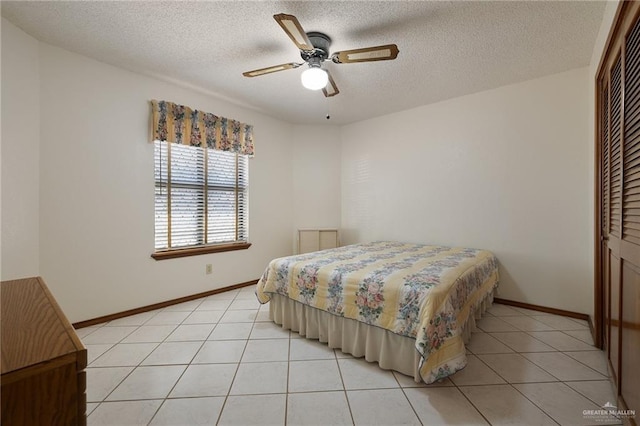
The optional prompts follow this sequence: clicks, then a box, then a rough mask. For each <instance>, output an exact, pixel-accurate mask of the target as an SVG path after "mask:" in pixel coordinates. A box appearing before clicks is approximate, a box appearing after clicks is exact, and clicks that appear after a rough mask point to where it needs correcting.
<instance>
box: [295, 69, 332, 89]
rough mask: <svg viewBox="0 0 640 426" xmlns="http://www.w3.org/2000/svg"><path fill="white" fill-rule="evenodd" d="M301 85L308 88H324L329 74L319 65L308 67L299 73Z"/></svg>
mask: <svg viewBox="0 0 640 426" xmlns="http://www.w3.org/2000/svg"><path fill="white" fill-rule="evenodd" d="M300 80H301V81H302V85H303V86H304V87H305V88H307V89H309V90H320V89H324V88H325V87H326V86H327V83H328V82H329V75H328V74H327V72H326V71H325V70H323V69H322V68H320V67H317V66H316V67H309V69H306V70H304V71H303V72H302V74H301V75H300Z"/></svg>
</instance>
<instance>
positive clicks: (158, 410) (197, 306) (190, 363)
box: [134, 297, 235, 424]
mask: <svg viewBox="0 0 640 426" xmlns="http://www.w3.org/2000/svg"><path fill="white" fill-rule="evenodd" d="M206 299H207V298H206V297H205V298H203V299H202V300H201V301H200V303H198V304H197V305H196V307H195V308H193V310H192V311H191V312H190V313H189V315H187V316H186V317H185V318H184V319H183V320H182V321H181V322H180V323H179V324H178V325H177V326H176V327H175V328H174V329H173V330H172V331H171V333H169V334H168V335H167V336H166V337H165V338H164V340H163V341H162V342H161V343H160V345H162V343H168V342H167V339H168V338H169V337H170V336H171V335H172V334H173V333H175V331H176V330H177V329H178V327H180V326H181V325H183V324H184V322H185V321H186V320H187V318H189V317H190V316H191V315H192V314H193V313H194V312H196V311H197V309H198V308H199V307H200V305H202V304H203V303H204V302H205V300H206ZM234 300H235V299H234ZM232 303H233V302H232ZM229 306H231V303H229ZM229 306H227V309H225V311H224V312H225V313H226V312H227V310H228V309H229ZM165 309H166V308H165ZM165 309H163V310H162V311H160V312H180V311H168V310H167V311H165ZM222 316H224V313H223V314H222ZM222 316H221V317H220V319H222ZM218 324H219V320H218V322H216V324H215V325H214V326H213V328H212V329H211V331H210V332H209V334H208V335H207V338H205V339H204V340H203V341H202V343H201V344H200V347H199V348H198V350H197V351H195V352H194V354H193V356H192V357H191V360H190V361H189V362H188V363H187V364H186V366H185V368H184V370H182V373H181V374H180V376H179V377H178V379H177V380H176V382H175V383H174V384H173V386H171V389H169V392H167V395H166V396H165V397H164V399H163V400H162V403H161V404H160V405H159V406H158V409H157V410H156V411H155V413H153V416H151V418H150V419H149V422H148V424H151V422H153V419H154V418H155V417H156V416H157V415H158V413H159V412H160V409H161V408H162V406H163V405H164V404H165V402H167V399H170V398H169V396H170V395H171V392H173V391H174V389H175V388H176V386H177V385H178V383H179V382H180V380H181V379H182V377H184V374H185V373H186V372H187V370H188V369H189V367H190V366H191V365H192V362H193V360H194V359H195V357H196V356H198V353H199V352H200V351H201V350H202V347H203V346H204V344H205V343H207V341H208V338H209V336H211V334H212V333H213V330H215V329H216V327H217V326H218ZM184 325H187V324H184ZM193 325H197V324H193ZM160 345H158V346H157V347H156V348H155V349H154V350H153V351H151V352H150V353H149V355H147V356H146V358H145V359H144V360H142V362H140V365H139V366H142V363H143V362H144V361H145V360H146V359H147V358H149V357H150V356H151V354H153V353H154V352H155V351H156V350H157V349H158V347H160ZM169 365H176V364H169ZM136 368H137V367H136ZM134 371H135V369H134ZM220 413H222V410H221V411H220Z"/></svg>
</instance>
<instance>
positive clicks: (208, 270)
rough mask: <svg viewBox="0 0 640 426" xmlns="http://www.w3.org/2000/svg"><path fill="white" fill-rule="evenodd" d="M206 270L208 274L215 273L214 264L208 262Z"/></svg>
mask: <svg viewBox="0 0 640 426" xmlns="http://www.w3.org/2000/svg"><path fill="white" fill-rule="evenodd" d="M206 272H207V275H209V274H211V273H213V266H212V265H211V264H210V263H207V269H206Z"/></svg>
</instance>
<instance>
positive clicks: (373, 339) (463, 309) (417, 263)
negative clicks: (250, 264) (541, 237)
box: [256, 241, 498, 383]
mask: <svg viewBox="0 0 640 426" xmlns="http://www.w3.org/2000/svg"><path fill="white" fill-rule="evenodd" d="M497 285H498V263H497V259H496V258H495V256H494V255H493V254H492V253H491V252H489V251H486V250H479V249H470V248H452V247H442V246H432V245H425V244H410V243H401V242H389V241H382V242H372V243H364V244H355V245H349V246H344V247H339V248H336V249H329V250H323V251H319V252H314V253H308V254H302V255H296V256H288V257H283V258H279V259H275V260H273V261H271V262H270V263H269V265H268V267H267V269H266V270H265V272H264V274H263V276H262V277H261V278H260V280H259V282H258V286H257V289H256V295H257V297H258V300H259V301H260V302H261V303H267V302H270V305H269V315H270V318H271V320H272V321H274V322H275V323H277V324H280V325H281V326H282V327H283V328H285V329H290V330H292V331H295V332H298V333H300V334H301V335H302V336H305V337H307V338H309V339H319V340H320V341H321V342H326V343H328V345H329V346H330V347H331V348H339V349H341V350H342V351H343V352H345V353H350V354H352V355H354V356H356V357H362V356H364V357H365V358H366V359H367V361H370V362H373V361H375V362H378V363H379V365H380V367H382V368H384V369H390V370H396V371H399V372H400V373H403V374H406V375H408V376H412V377H413V378H414V380H415V381H417V382H419V381H424V382H425V383H433V382H435V381H438V380H441V379H443V378H444V377H447V376H449V375H451V374H453V373H455V372H456V371H458V370H460V369H462V368H464V367H465V366H466V363H467V360H466V351H465V347H464V342H465V341H468V338H469V337H470V334H471V331H472V330H473V328H474V327H475V319H476V318H479V317H480V315H481V314H482V313H483V312H484V310H486V309H487V307H488V306H490V304H491V302H492V301H493V293H494V291H495V289H496V287H497Z"/></svg>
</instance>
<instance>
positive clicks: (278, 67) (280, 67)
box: [242, 62, 302, 77]
mask: <svg viewBox="0 0 640 426" xmlns="http://www.w3.org/2000/svg"><path fill="white" fill-rule="evenodd" d="M300 65H302V64H297V63H295V62H290V63H288V64H280V65H274V66H272V67H267V68H260V69H259V70H253V71H247V72H243V73H242V75H244V76H245V77H258V76H260V75H264V74H270V73H272V72H278V71H284V70H290V69H292V68H298V67H299V66H300Z"/></svg>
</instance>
